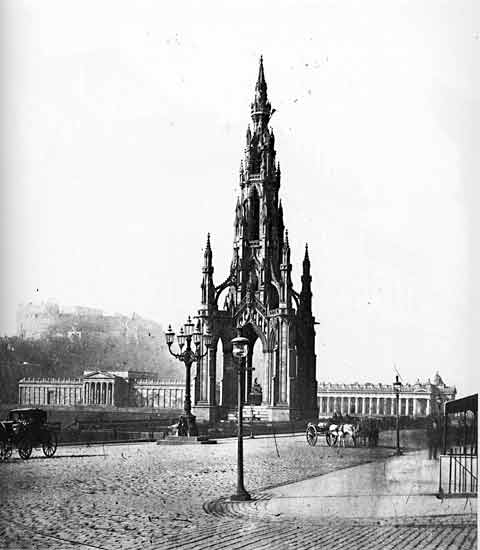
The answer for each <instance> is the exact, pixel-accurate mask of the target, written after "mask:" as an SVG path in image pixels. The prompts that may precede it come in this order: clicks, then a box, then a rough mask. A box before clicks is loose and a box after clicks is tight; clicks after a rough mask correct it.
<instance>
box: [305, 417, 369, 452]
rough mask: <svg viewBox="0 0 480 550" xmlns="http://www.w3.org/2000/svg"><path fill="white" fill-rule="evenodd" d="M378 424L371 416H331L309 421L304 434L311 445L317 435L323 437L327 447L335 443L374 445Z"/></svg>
mask: <svg viewBox="0 0 480 550" xmlns="http://www.w3.org/2000/svg"><path fill="white" fill-rule="evenodd" d="M378 435H379V425H378V422H377V421H376V420H375V419H372V418H362V419H359V418H356V417H351V416H347V417H333V418H329V419H328V420H321V421H319V422H317V423H316V424H314V423H313V422H309V423H308V424H307V430H306V433H305V436H306V438H307V443H308V444H309V445H311V446H312V447H313V446H315V445H316V444H317V441H318V439H319V437H324V438H325V442H326V443H327V445H328V446H329V447H334V446H336V445H343V446H345V445H349V444H351V445H353V446H354V447H357V446H359V445H363V446H368V447H376V446H377V444H378Z"/></svg>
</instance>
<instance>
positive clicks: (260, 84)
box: [255, 55, 267, 98]
mask: <svg viewBox="0 0 480 550" xmlns="http://www.w3.org/2000/svg"><path fill="white" fill-rule="evenodd" d="M255 91H256V92H257V91H258V92H260V93H264V94H265V98H266V95H267V82H266V81H265V73H264V71H263V55H261V56H260V66H259V68H258V78H257V85H256V86H255Z"/></svg>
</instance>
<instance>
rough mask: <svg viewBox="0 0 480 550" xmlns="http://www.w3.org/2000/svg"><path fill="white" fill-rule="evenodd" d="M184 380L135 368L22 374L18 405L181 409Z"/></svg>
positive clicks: (183, 395) (183, 396)
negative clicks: (51, 375)
mask: <svg viewBox="0 0 480 550" xmlns="http://www.w3.org/2000/svg"><path fill="white" fill-rule="evenodd" d="M184 398H185V381H184V380H156V379H153V378H149V377H148V373H141V372H135V371H116V372H107V371H85V372H84V374H83V377H82V378H72V379H60V378H23V379H22V380H20V382H19V384H18V402H19V404H20V405H29V406H34V405H35V406H37V405H40V406H41V405H52V406H61V407H70V406H71V407H73V406H85V407H92V408H95V407H148V408H159V409H181V408H183V402H184Z"/></svg>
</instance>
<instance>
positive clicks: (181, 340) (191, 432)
mask: <svg viewBox="0 0 480 550" xmlns="http://www.w3.org/2000/svg"><path fill="white" fill-rule="evenodd" d="M165 336H166V338H167V345H168V351H169V352H170V353H171V354H172V355H173V356H174V357H175V358H176V359H178V360H179V361H182V363H185V371H186V372H185V375H186V376H185V400H184V403H183V411H184V414H183V415H181V416H180V419H179V424H178V435H187V436H196V435H198V428H197V424H196V422H195V416H194V415H193V414H192V399H191V395H190V386H191V383H190V380H191V378H190V368H191V366H192V364H193V363H196V362H197V361H199V360H200V359H201V358H202V357H205V355H206V354H207V352H208V348H209V346H210V344H211V342H212V336H211V334H209V333H208V332H205V333H204V334H202V332H201V330H200V321H198V323H197V326H196V327H195V330H194V324H193V323H192V320H191V318H190V317H188V320H187V322H186V323H185V325H184V326H183V327H181V328H180V333H179V334H177V343H178V347H179V348H180V353H174V352H173V351H172V349H171V348H172V344H173V342H174V340H175V333H174V332H173V330H172V326H171V325H169V326H168V331H167V332H166V333H165ZM192 340H193V343H194V344H195V351H194V350H192V345H191V344H192ZM202 341H203V344H204V345H205V348H206V350H205V352H204V353H203V354H202V353H200V344H201V343H202ZM185 345H186V348H185V351H183V348H184V346H185Z"/></svg>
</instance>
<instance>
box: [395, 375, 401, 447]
mask: <svg viewBox="0 0 480 550" xmlns="http://www.w3.org/2000/svg"><path fill="white" fill-rule="evenodd" d="M393 389H394V390H395V396H396V400H397V455H401V454H402V452H401V451H400V390H401V389H402V383H401V382H400V380H399V379H398V374H397V376H396V377H395V382H394V383H393Z"/></svg>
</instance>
